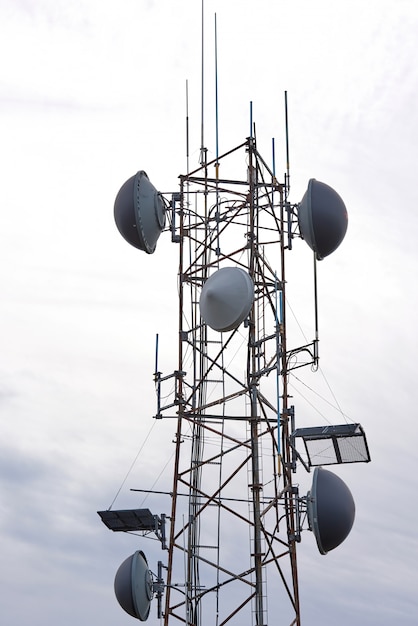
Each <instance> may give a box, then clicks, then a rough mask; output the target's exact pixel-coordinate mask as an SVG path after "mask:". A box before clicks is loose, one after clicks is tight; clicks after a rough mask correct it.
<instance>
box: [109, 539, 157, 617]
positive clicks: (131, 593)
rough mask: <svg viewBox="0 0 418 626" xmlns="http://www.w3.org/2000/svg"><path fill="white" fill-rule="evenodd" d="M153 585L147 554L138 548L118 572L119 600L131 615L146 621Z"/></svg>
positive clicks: (116, 582) (117, 588)
mask: <svg viewBox="0 0 418 626" xmlns="http://www.w3.org/2000/svg"><path fill="white" fill-rule="evenodd" d="M152 587H153V585H152V576H151V572H150V570H149V569H148V563H147V559H146V557H145V554H144V553H143V552H142V551H141V550H137V551H136V552H135V553H134V554H131V556H129V557H128V558H127V559H125V561H124V562H123V563H122V565H121V566H120V567H119V569H118V571H117V572H116V576H115V595H116V598H117V601H118V602H119V604H120V605H121V607H122V608H123V610H124V611H126V612H127V613H129V615H131V616H132V617H135V618H136V619H139V621H140V622H145V621H146V620H147V619H148V615H149V612H150V607H151V600H152V595H153V591H152Z"/></svg>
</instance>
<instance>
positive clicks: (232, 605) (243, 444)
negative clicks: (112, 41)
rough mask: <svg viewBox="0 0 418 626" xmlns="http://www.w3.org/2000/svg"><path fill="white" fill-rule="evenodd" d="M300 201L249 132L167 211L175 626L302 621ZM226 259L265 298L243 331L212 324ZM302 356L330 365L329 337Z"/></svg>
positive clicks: (170, 594) (191, 178)
mask: <svg viewBox="0 0 418 626" xmlns="http://www.w3.org/2000/svg"><path fill="white" fill-rule="evenodd" d="M220 172H222V177H221V176H220ZM237 172H238V174H237ZM211 174H212V175H211ZM242 174H243V175H242ZM286 198H287V189H286V183H284V184H281V183H279V182H278V181H277V180H276V176H275V173H274V171H273V170H272V169H271V168H270V167H269V166H268V165H267V163H266V162H265V160H264V159H263V158H262V157H261V155H260V154H259V152H258V150H257V146H256V140H255V138H254V137H249V138H248V139H247V140H246V141H245V142H244V143H243V144H241V145H239V146H238V147H236V148H235V149H233V150H231V151H230V152H228V153H226V154H224V155H222V156H221V157H219V158H217V159H215V160H214V161H212V162H207V152H206V151H203V152H202V155H201V166H200V167H199V168H198V169H196V170H195V171H193V172H191V173H188V174H186V175H184V176H181V177H180V192H179V193H178V194H174V195H173V196H172V197H171V199H170V201H169V207H168V208H167V216H168V217H169V222H170V229H171V235H172V240H173V242H175V243H176V244H177V245H178V247H179V270H178V292H179V310H178V314H179V320H178V323H179V344H178V354H179V356H178V365H177V369H176V370H175V371H174V373H173V374H170V375H168V376H166V375H163V373H161V372H159V371H156V372H155V375H154V378H155V383H156V388H157V397H158V410H157V415H156V418H157V419H159V418H161V419H165V418H169V417H170V418H175V419H176V420H177V431H176V436H175V446H176V450H175V461H174V480H173V489H172V509H171V514H170V516H169V519H170V530H169V533H167V536H168V562H167V576H166V583H165V585H164V586H165V608H164V610H163V612H162V615H163V619H164V625H165V626H168V625H169V624H174V623H177V622H178V623H180V624H181V623H183V624H187V625H188V626H212V625H213V626H224V625H225V624H231V626H232V625H233V624H236V625H238V624H239V625H242V624H254V625H255V626H266V625H267V624H269V623H272V616H271V615H270V612H273V611H274V614H275V617H274V623H280V624H290V625H294V624H296V625H299V624H300V608H299V595H298V572H297V560H296V544H297V542H298V541H299V540H300V519H299V517H300V510H301V507H300V502H299V499H298V495H297V488H296V487H294V486H293V484H292V473H293V471H294V470H295V467H296V462H295V451H294V448H293V447H292V445H291V437H290V435H291V431H292V430H293V428H294V424H293V407H291V406H289V405H288V402H289V398H288V391H287V379H288V371H289V367H290V364H289V358H290V356H291V355H293V354H294V352H295V351H293V350H292V351H288V350H287V346H286V279H285V252H286V248H288V247H289V242H291V236H292V231H295V230H296V222H297V218H296V217H295V214H294V211H293V209H292V207H291V206H290V205H289V203H288V202H287V200H286ZM223 267H238V268H242V269H243V270H245V272H248V274H249V276H250V277H251V279H252V281H253V284H254V292H255V295H254V301H253V305H252V307H251V310H250V312H249V314H248V316H247V318H246V319H245V320H244V322H243V324H241V325H240V326H239V327H238V328H236V329H233V330H231V331H230V332H217V331H215V330H213V329H212V328H210V327H209V326H208V325H207V324H206V323H205V322H204V320H203V319H202V316H201V313H200V307H199V299H200V294H201V290H202V286H203V285H204V283H205V281H206V280H207V279H208V277H209V276H210V275H211V274H212V273H213V272H215V271H216V270H218V269H221V268H223ZM298 350H299V349H298ZM300 350H301V351H303V352H304V353H305V354H307V355H308V361H309V363H313V364H315V363H316V361H317V351H316V341H313V342H312V344H310V345H308V346H303V347H302V348H301V349H300ZM156 369H158V367H156ZM169 388H170V393H168V392H167V390H168V389H169ZM162 398H164V401H163V400H162ZM278 606H280V618H279V617H278V615H277V607H278ZM269 615H270V617H269ZM278 620H280V621H278Z"/></svg>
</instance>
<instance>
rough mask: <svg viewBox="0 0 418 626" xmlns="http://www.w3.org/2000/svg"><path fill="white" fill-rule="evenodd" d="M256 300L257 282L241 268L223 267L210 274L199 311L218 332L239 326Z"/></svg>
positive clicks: (202, 294) (201, 296)
mask: <svg viewBox="0 0 418 626" xmlns="http://www.w3.org/2000/svg"><path fill="white" fill-rule="evenodd" d="M253 302H254V283H253V281H252V279H251V277H250V275H249V274H248V273H247V272H245V271H244V270H243V269H241V268H240V267H223V268H222V269H220V270H217V271H216V272H215V273H214V274H212V276H210V277H209V278H208V279H207V281H206V282H205V284H204V285H203V289H202V293H201V295H200V314H201V316H202V318H203V319H204V321H205V322H206V324H207V325H208V326H210V327H211V328H213V330H217V331H219V332H226V331H229V330H233V329H235V328H238V326H239V325H240V324H241V322H243V321H244V320H245V318H246V317H247V315H248V314H249V312H250V310H251V307H252V305H253Z"/></svg>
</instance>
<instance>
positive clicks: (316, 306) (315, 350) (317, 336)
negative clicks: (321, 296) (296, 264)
mask: <svg viewBox="0 0 418 626" xmlns="http://www.w3.org/2000/svg"><path fill="white" fill-rule="evenodd" d="M314 300H315V341H314V367H315V368H317V367H318V360H319V354H318V352H319V351H318V342H319V330H318V283H317V272H316V253H315V252H314Z"/></svg>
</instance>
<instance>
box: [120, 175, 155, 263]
mask: <svg viewBox="0 0 418 626" xmlns="http://www.w3.org/2000/svg"><path fill="white" fill-rule="evenodd" d="M114 215H115V222H116V226H117V227H118V230H119V232H120V234H121V235H122V237H123V238H124V239H126V241H127V242H128V243H130V244H131V245H132V246H134V247H135V248H138V249H139V250H144V252H147V253H148V254H152V253H153V252H154V250H155V246H156V245H157V240H158V237H159V236H160V234H161V232H162V231H163V229H164V226H165V208H164V204H163V201H162V198H161V195H160V194H159V193H158V191H157V190H156V188H155V187H154V185H153V184H152V183H150V181H149V179H148V176H147V174H146V172H144V171H143V170H141V171H139V172H137V173H136V174H135V176H131V178H129V180H127V181H126V183H124V184H123V185H122V187H121V188H120V190H119V192H118V195H117V196H116V199H115V207H114Z"/></svg>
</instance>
